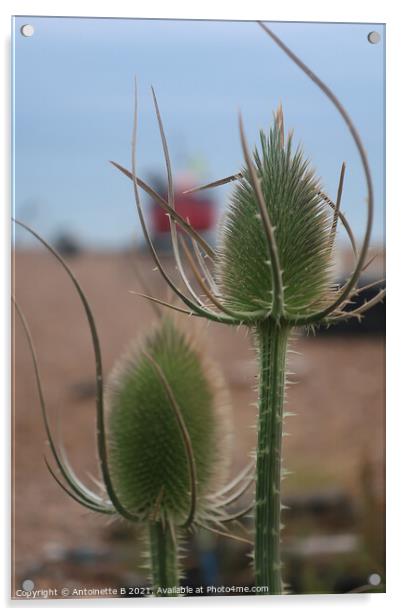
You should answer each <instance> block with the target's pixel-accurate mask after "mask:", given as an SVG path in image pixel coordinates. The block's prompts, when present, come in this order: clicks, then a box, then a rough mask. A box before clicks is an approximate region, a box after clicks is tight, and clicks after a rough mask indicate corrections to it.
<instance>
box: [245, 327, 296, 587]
mask: <svg viewBox="0 0 402 616" xmlns="http://www.w3.org/2000/svg"><path fill="white" fill-rule="evenodd" d="M289 331H290V329H289V328H288V327H287V326H286V325H285V326H284V325H283V324H277V323H276V322H275V321H274V320H273V319H268V320H266V321H265V322H263V323H261V324H260V325H259V326H258V328H257V343H258V346H259V358H260V384H259V419H258V444H257V485H256V499H255V554H254V558H255V584H256V586H265V587H268V594H270V595H279V594H282V579H281V561H280V514H281V501H280V486H281V462H282V457H281V456H282V454H281V450H282V428H283V400H284V390H285V366H286V349H287V342H288V337H289Z"/></svg>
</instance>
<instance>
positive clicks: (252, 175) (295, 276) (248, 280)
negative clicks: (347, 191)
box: [112, 24, 385, 328]
mask: <svg viewBox="0 0 402 616" xmlns="http://www.w3.org/2000/svg"><path fill="white" fill-rule="evenodd" d="M261 25H262V26H263V28H264V29H265V30H266V31H267V32H268V33H269V34H270V36H271V37H272V38H274V40H275V41H276V43H277V44H278V45H279V46H280V47H281V48H282V49H283V50H284V51H285V53H287V55H289V56H290V57H291V58H292V60H293V61H294V62H295V63H296V64H297V65H298V66H299V67H300V68H301V69H302V70H303V71H304V72H305V73H306V74H307V75H308V76H309V78H310V79H312V80H313V81H314V82H315V83H316V84H317V85H318V86H319V88H320V89H321V90H322V91H323V92H324V93H325V94H326V96H328V98H329V99H330V100H331V101H332V103H333V104H334V105H335V107H336V108H337V110H338V111H339V113H340V114H341V116H342V117H343V119H344V121H345V123H346V125H347V127H348V129H349V131H350V133H351V135H352V138H353V140H354V142H355V144H356V146H357V148H358V151H359V154H360V158H361V161H362V164H363V168H364V172H365V178H366V183H367V188H368V196H367V222H366V229H365V233H364V238H363V242H362V245H361V249H360V251H358V250H357V247H356V241H355V238H354V235H353V232H352V229H351V227H350V225H349V223H348V220H347V218H346V216H345V215H344V214H343V213H342V212H341V210H340V206H341V198H342V191H343V182H344V175H345V164H344V163H343V164H342V167H341V172H340V177H339V184H338V191H337V196H336V200H334V201H333V200H331V199H330V198H329V197H328V196H327V195H326V194H325V193H324V192H323V191H322V188H321V186H320V184H319V182H318V180H317V178H316V177H315V175H314V172H313V171H312V169H311V167H310V165H309V162H308V161H307V160H306V159H305V157H304V155H303V152H302V150H301V148H300V147H299V148H297V149H296V150H295V151H293V150H292V139H291V137H289V138H288V139H287V140H286V143H285V135H284V121H283V113H282V109H281V107H280V108H279V110H278V112H277V114H276V116H275V122H274V126H273V128H272V129H271V131H270V133H269V135H266V134H265V133H263V132H261V133H260V142H261V151H260V152H259V151H258V149H255V150H254V155H253V156H251V155H250V152H249V148H248V145H247V142H246V139H245V135H244V129H243V123H242V120H241V117H240V138H241V145H242V149H243V154H244V159H245V165H244V168H243V169H242V170H241V171H240V172H239V173H236V174H234V175H231V176H228V177H226V178H222V179H220V180H217V181H214V182H211V183H209V184H205V185H203V186H199V187H197V188H194V189H192V190H190V191H186V192H187V193H189V192H195V191H198V190H203V189H206V188H213V187H215V186H220V185H223V184H226V183H228V182H233V181H238V182H239V184H238V186H237V187H236V188H235V189H234V192H233V195H232V197H231V200H230V203H229V210H228V214H227V216H226V219H225V222H224V226H223V229H222V231H221V234H220V244H219V246H218V249H217V250H214V248H212V247H211V246H210V245H209V244H208V243H207V241H206V240H205V238H203V237H202V236H201V235H200V234H199V233H197V231H196V230H195V229H194V228H193V227H192V226H191V225H190V224H189V222H188V221H187V220H184V219H183V217H182V216H180V214H179V213H178V212H177V211H176V208H175V202H174V194H175V191H174V185H173V174H172V169H171V164H170V158H169V151H168V146H167V141H166V137H165V132H164V128H163V124H162V119H161V115H160V111H159V107H158V103H157V100H156V96H155V92H154V91H153V90H152V95H153V100H154V106H155V110H156V116H157V120H158V124H159V131H160V135H161V140H162V146H163V152H164V156H165V164H166V172H167V180H168V194H167V199H165V198H164V197H163V196H161V195H159V194H158V193H157V192H156V191H155V190H154V189H153V188H152V187H151V186H149V185H148V184H147V183H146V182H145V181H144V180H142V179H140V178H139V177H138V176H137V174H136V136H137V123H138V118H137V116H138V101H137V88H136V93H135V113H134V130H133V140H132V165H131V171H129V170H128V169H125V168H124V167H123V166H122V165H120V164H118V163H114V162H113V163H112V164H113V165H114V166H115V167H117V168H118V169H119V170H120V171H121V172H122V173H124V175H126V176H127V177H128V178H130V179H131V180H132V181H133V188H134V196H135V202H136V206H137V211H138V214H139V218H140V223H141V226H142V229H143V232H144V237H145V240H146V242H147V243H148V246H149V248H150V250H151V254H152V257H153V259H154V261H155V264H156V267H157V268H158V269H159V271H160V272H161V274H162V276H163V278H164V280H165V281H166V283H167V284H168V286H169V287H170V288H171V289H172V290H173V291H174V293H175V294H176V296H177V297H178V298H179V299H180V300H181V301H182V302H183V304H184V306H185V308H177V307H176V306H170V307H172V308H174V309H175V310H179V312H184V313H186V314H190V315H192V314H194V315H197V316H199V317H204V318H207V319H209V320H210V321H216V322H219V323H227V324H230V325H246V326H249V327H251V328H255V327H258V326H259V325H260V324H261V323H264V322H265V321H267V320H268V319H272V320H274V321H275V322H276V323H278V324H279V323H281V324H283V325H285V326H289V327H293V326H303V325H306V326H314V325H315V324H325V325H330V324H331V323H334V322H336V321H339V320H345V319H350V318H353V317H356V318H358V319H360V318H361V316H362V315H363V314H364V313H365V312H366V311H367V310H368V309H369V308H371V307H372V306H373V305H375V304H376V303H377V302H379V301H381V300H382V299H383V297H384V295H385V291H384V289H382V290H381V291H379V292H378V293H377V295H376V296H374V297H373V299H371V300H370V301H369V302H367V303H366V304H365V305H363V306H361V307H358V308H355V309H352V310H349V309H346V308H347V306H348V305H349V304H351V303H352V300H353V298H354V297H356V296H357V295H358V294H359V293H361V292H362V291H364V290H366V289H367V286H366V287H360V288H359V287H358V283H359V277H360V274H361V273H362V272H363V271H364V269H365V268H366V267H367V266H368V264H369V262H367V261H366V258H367V252H368V248H369V243H370V236H371V229H372V223H373V187H372V180H371V174H370V169H369V165H368V161H367V156H366V154H365V151H364V147H363V144H362V141H361V139H360V136H359V134H358V132H357V130H356V129H355V127H354V125H353V123H352V120H351V119H350V118H349V116H348V114H347V112H346V111H345V109H344V108H343V106H342V105H341V103H340V102H339V101H338V99H337V98H336V97H335V95H334V94H333V93H332V92H331V91H330V90H329V88H328V87H327V86H326V85H325V84H324V83H323V82H322V81H321V80H320V79H319V78H318V77H317V76H316V75H314V74H313V73H312V71H311V70H310V69H309V68H308V67H306V66H305V65H304V64H303V63H302V62H301V60H299V58H297V56H295V54H293V52H291V51H290V50H289V49H288V48H287V47H286V46H285V45H284V44H283V43H282V42H281V41H280V39H278V37H276V36H275V35H274V34H273V33H272V32H271V31H270V30H269V29H268V28H266V27H265V25H263V24H261ZM140 188H141V189H142V190H144V191H145V192H146V193H147V194H148V195H150V196H151V197H152V199H154V200H155V201H156V202H157V203H158V204H159V205H160V207H161V208H162V209H163V210H164V211H165V212H166V213H167V214H168V216H169V221H170V228H171V239H172V247H173V254H174V258H175V261H176V266H177V270H178V272H179V274H180V276H181V279H182V283H183V285H184V287H185V289H184V290H182V289H181V288H180V286H179V285H178V284H177V283H176V282H175V281H174V280H173V278H172V277H171V276H170V275H169V273H168V272H167V271H166V270H165V268H164V267H163V264H162V263H161V261H160V259H159V257H158V254H157V252H156V250H155V247H154V245H153V242H152V239H151V237H150V234H149V231H148V228H147V225H146V221H145V217H144V212H143V208H142V204H141V198H140V190H139V189H140ZM339 221H340V222H341V223H342V224H343V226H344V228H345V231H346V232H347V234H348V236H349V239H350V242H351V245H352V248H353V251H354V255H355V259H356V260H355V265H354V269H353V271H352V272H351V274H350V276H349V277H348V279H347V281H346V283H345V284H344V285H343V286H338V285H335V284H334V282H332V281H331V270H332V251H333V247H334V243H335V240H336V234H337V228H338V222H339ZM177 227H180V229H181V230H182V231H183V233H184V234H185V235H186V236H187V238H188V239H189V240H190V242H191V243H192V248H193V250H192V251H191V249H190V246H189V244H188V243H187V242H185V241H181V240H182V237H181V236H179V235H178V232H177ZM183 255H185V257H186V260H187V266H188V268H189V269H190V270H191V272H192V273H193V276H194V278H195V280H196V282H197V285H196V286H194V284H193V283H192V282H190V279H189V277H188V274H187V271H186V269H187V268H186V266H185V260H184V259H183ZM380 282H382V281H378V282H376V283H374V284H372V285H370V286H375V285H377V284H379V283H380ZM149 299H152V300H153V301H154V302H156V303H159V304H163V305H166V302H164V301H161V300H158V299H155V298H149Z"/></svg>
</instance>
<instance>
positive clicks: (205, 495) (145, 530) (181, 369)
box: [13, 221, 255, 596]
mask: <svg viewBox="0 0 402 616" xmlns="http://www.w3.org/2000/svg"><path fill="white" fill-rule="evenodd" d="M15 222H16V224H18V225H19V226H20V227H22V228H24V229H25V230H27V231H28V232H29V233H30V234H31V235H33V236H34V237H35V238H36V239H37V240H38V241H39V242H41V244H42V245H43V246H44V247H45V248H46V249H47V250H48V251H50V253H51V254H52V255H53V257H54V258H55V259H57V261H58V262H59V263H60V264H61V266H62V267H63V268H64V270H65V272H66V273H67V275H68V277H69V278H70V281H71V282H72V284H73V286H74V288H75V290H76V292H77V293H78V296H79V299H80V301H81V304H82V306H83V308H84V312H85V315H86V319H87V322H88V325H89V329H90V334H91V341H92V347H93V352H94V358H95V372H96V439H97V454H98V460H99V466H100V471H101V479H95V484H96V486H97V487H98V489H97V490H96V491H94V489H91V488H90V487H88V486H87V485H85V483H84V482H83V481H82V480H81V479H80V478H79V477H78V476H77V474H76V473H75V471H74V470H73V468H72V466H71V464H70V462H69V460H68V457H67V454H66V452H65V449H64V447H63V443H62V438H61V437H59V438H58V439H57V440H56V439H55V437H54V434H53V430H52V428H51V423H52V422H51V420H50V417H49V414H48V411H47V407H46V402H45V394H44V390H43V387H42V380H41V375H40V369H39V361H38V357H37V353H36V349H35V346H34V341H33V337H32V334H31V331H30V328H29V325H28V322H27V319H26V317H25V315H24V313H23V311H22V310H21V308H20V306H19V304H18V303H17V301H16V299H15V298H14V297H13V303H14V306H15V310H16V314H17V315H18V316H19V319H20V321H21V323H22V326H23V330H24V333H25V336H26V339H27V341H28V345H29V349H30V354H31V357H32V360H33V366H34V374H35V381H36V387H37V390H38V394H39V402H40V408H41V413H42V418H43V422H44V427H45V432H46V436H47V442H48V445H49V448H50V453H51V457H52V458H53V462H52V463H51V462H50V461H49V459H48V456H46V455H45V463H46V466H47V468H48V470H49V472H50V474H51V475H52V477H53V478H54V480H55V481H56V482H57V484H58V485H59V486H60V487H61V488H62V489H63V490H64V492H66V493H67V494H68V495H69V496H70V497H71V498H72V499H73V500H74V501H76V502H77V503H79V504H80V505H82V506H83V507H85V508H87V509H89V510H91V511H93V512H96V513H99V514H104V515H106V516H109V517H110V518H112V519H113V518H119V519H120V520H123V521H124V522H126V523H129V524H134V525H136V527H137V528H138V529H139V530H140V533H141V534H142V536H143V539H144V542H145V552H144V557H145V560H144V567H145V568H146V569H147V570H148V572H149V574H150V583H151V585H152V588H153V594H154V595H163V596H166V595H169V596H174V595H175V594H177V592H178V591H177V587H178V585H179V583H180V580H181V579H182V575H183V569H182V556H183V554H184V553H185V547H184V546H185V540H186V539H187V538H188V535H189V533H190V534H192V533H194V532H195V531H197V530H198V529H205V530H207V531H211V532H214V533H216V534H218V535H223V536H225V537H229V538H232V539H235V540H238V541H241V542H245V543H246V544H248V545H249V544H250V543H251V541H250V539H249V538H248V531H247V529H246V528H245V526H244V525H243V523H242V521H241V519H242V518H244V517H245V516H247V515H248V514H250V511H251V510H252V507H253V498H252V497H251V498H248V501H249V502H247V504H246V506H244V504H243V502H241V503H240V504H241V507H240V506H239V505H238V503H239V501H244V497H245V496H247V494H248V492H249V488H250V487H251V486H252V484H253V482H254V465H255V463H254V460H251V462H250V463H249V464H247V465H246V466H245V468H244V469H243V470H242V471H241V472H240V473H239V474H238V475H237V477H235V478H234V479H233V480H231V481H230V482H226V478H227V471H228V468H229V465H228V460H229V450H230V445H231V418H230V403H229V397H228V393H227V389H226V386H225V384H224V381H223V378H222V375H221V373H220V371H219V369H218V367H217V366H216V365H215V364H214V363H213V362H211V360H210V359H207V358H206V357H205V354H204V355H203V353H202V345H201V343H200V338H201V336H200V332H198V336H197V333H196V334H194V332H193V331H192V332H191V333H189V331H188V327H187V329H186V327H185V325H184V324H183V323H182V322H180V319H182V317H179V319H178V318H177V315H171V314H169V315H168V316H167V315H166V314H163V311H161V310H160V309H159V308H157V309H156V316H157V321H156V323H155V325H154V327H153V328H151V329H150V331H149V333H147V334H146V335H144V336H143V339H142V340H134V341H132V342H131V344H130V345H129V347H128V350H127V351H126V353H125V354H123V356H122V357H121V358H120V359H119V360H118V361H117V362H116V364H115V366H114V368H113V370H112V372H111V374H110V376H109V378H108V379H107V381H106V384H105V385H104V377H103V365H102V355H101V348H100V343H99V337H98V333H97V328H96V325H95V320H94V316H93V313H92V309H91V307H90V305H89V303H88V300H87V297H86V295H85V293H84V291H83V289H82V287H81V285H80V284H79V282H78V280H77V278H76V277H75V275H74V273H73V271H72V270H71V269H70V267H69V266H68V264H67V263H66V261H65V260H64V259H63V258H62V257H61V255H60V254H59V253H58V252H57V251H56V250H55V249H54V248H53V247H52V246H51V245H50V244H49V243H48V242H47V241H46V240H45V239H44V238H43V237H41V236H40V235H39V234H38V233H37V232H36V231H35V230H33V229H32V228H31V227H29V226H28V225H26V224H25V223H23V222H20V221H15ZM136 269H137V268H136ZM137 271H138V270H137ZM138 273H139V272H138ZM139 275H140V277H141V274H140V273H139ZM142 283H143V284H144V285H145V281H144V280H142ZM145 288H146V285H145ZM165 312H166V311H165ZM233 525H237V526H238V528H240V530H241V532H240V534H235V532H236V531H233V530H232V526H233ZM228 527H229V528H228ZM179 594H181V593H179Z"/></svg>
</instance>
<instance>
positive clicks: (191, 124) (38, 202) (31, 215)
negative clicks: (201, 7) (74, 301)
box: [13, 17, 385, 248]
mask: <svg viewBox="0 0 402 616" xmlns="http://www.w3.org/2000/svg"><path fill="white" fill-rule="evenodd" d="M26 23H30V24H32V25H33V26H34V28H35V33H34V35H33V36H32V37H31V38H25V37H23V36H22V35H21V34H20V27H21V25H23V24H26ZM271 25H272V29H273V30H274V31H275V32H276V33H277V34H278V35H279V36H281V37H282V38H283V40H284V42H285V43H287V44H288V45H289V46H290V47H291V49H293V50H294V51H295V52H296V53H297V54H299V55H300V57H301V58H302V59H303V60H304V61H305V62H306V63H307V64H308V65H309V66H310V67H311V68H312V69H313V70H314V71H315V72H316V73H317V74H318V75H319V76H320V77H321V78H322V79H323V80H324V81H325V82H326V83H327V84H328V85H329V86H330V87H331V88H333V90H334V91H335V93H336V94H337V96H338V97H339V98H340V100H341V101H342V102H343V104H344V105H345V107H346V108H347V110H348V111H349V113H350V115H351V117H352V118H353V120H354V122H355V124H356V126H357V128H358V130H359V131H360V133H361V136H362V139H363V142H364V144H365V146H366V149H367V152H368V156H369V160H370V164H371V168H372V172H373V179H374V186H375V208H376V213H375V224H374V231H373V239H374V240H375V241H376V242H382V241H383V236H384V206H385V204H384V151H385V150H384V147H385V143H384V87H385V83H384V79H385V76H384V55H385V54H384V49H385V27H384V26H383V25H373V24H371V25H367V24H361V25H360V24H318V23H314V24H311V23H274V24H271ZM372 30H376V31H378V32H379V33H380V34H381V42H380V43H379V44H377V45H372V44H370V43H369V42H368V40H367V34H368V33H369V32H370V31H372ZM13 47H14V137H15V140H14V157H15V167H14V170H15V172H14V180H15V190H14V197H15V211H16V215H17V216H18V217H19V218H21V219H23V220H25V221H26V222H29V223H30V224H32V225H33V226H34V227H35V229H37V230H38V231H40V233H42V234H43V235H45V236H46V237H47V238H50V239H51V238H52V237H53V236H54V234H56V233H58V232H60V231H62V230H64V231H66V230H67V231H69V232H71V233H74V234H75V235H77V237H78V238H79V240H80V241H82V242H85V243H86V244H87V245H88V246H91V247H102V248H118V247H120V246H124V245H127V244H128V243H129V242H130V241H131V240H132V238H133V237H134V236H136V239H137V241H140V240H141V236H140V231H139V226H138V222H137V216H136V212H135V209H134V207H135V206H134V201H133V191H132V187H131V185H130V182H129V181H128V180H127V179H126V178H124V177H123V176H122V175H121V174H120V173H119V172H118V171H116V170H115V169H114V168H112V167H111V165H110V164H109V163H108V160H109V159H115V160H117V161H119V162H121V163H122V164H124V165H125V166H128V167H129V166H130V141H131V129H132V112H133V81H134V76H135V75H136V76H137V81H138V85H139V92H140V96H139V104H140V109H139V111H140V116H139V120H140V122H139V136H138V153H137V159H138V163H137V164H138V175H139V176H140V177H144V179H150V178H151V177H152V175H154V174H155V172H156V173H163V172H164V163H163V156H162V149H161V143H160V138H159V133H158V128H157V123H156V119H155V114H154V109H153V104H152V98H151V93H150V85H151V84H152V85H153V86H154V87H155V89H156V93H157V96H158V100H159V105H160V109H161V113H162V117H163V120H164V125H165V130H166V134H167V138H168V142H169V145H170V151H171V158H172V164H173V167H174V171H175V172H176V173H179V172H180V171H182V170H183V169H185V168H186V167H188V166H189V165H190V166H192V168H193V169H196V170H197V171H198V178H197V182H198V181H200V182H203V181H208V180H212V179H217V178H219V177H223V176H225V175H229V174H232V173H234V172H236V171H237V170H238V169H239V168H240V166H241V164H242V153H241V146H240V140H239V132H238V111H239V110H241V111H242V113H243V118H244V122H245V127H246V133H247V136H248V139H249V142H250V144H251V145H254V143H256V142H257V140H258V131H259V129H260V128H268V127H269V125H270V124H271V122H272V112H273V110H274V109H275V108H276V107H277V105H278V103H279V101H282V104H283V107H284V113H285V123H286V126H287V127H288V128H294V130H295V141H296V142H299V141H301V142H302V143H303V145H304V150H305V152H306V154H307V155H308V156H309V158H310V159H311V161H312V163H313V166H314V167H315V169H316V171H317V173H318V175H319V176H320V178H321V179H322V182H323V185H324V188H325V190H326V191H327V193H328V194H330V195H331V196H332V197H333V198H335V196H336V187H337V181H338V176H339V170H340V165H341V162H342V161H343V160H345V161H346V163H347V172H346V180H345V189H344V200H343V210H344V211H345V212H346V214H348V216H349V218H350V222H351V223H352V226H353V227H354V229H356V234H357V236H358V237H359V238H361V234H362V231H363V229H364V223H365V213H366V207H365V205H366V201H365V198H366V193H367V191H366V186H365V182H364V176H363V172H362V168H361V163H360V161H359V158H358V155H357V152H356V147H355V146H354V143H353V141H352V139H351V137H350V135H349V133H348V131H347V129H346V128H345V126H344V123H343V122H342V120H341V119H340V117H339V114H338V113H337V112H336V111H335V109H334V108H333V106H332V105H331V103H330V102H329V101H328V100H327V99H326V98H325V97H324V95H323V94H322V93H321V92H320V91H319V90H318V88H317V87H316V86H315V85H314V84H312V83H311V82H310V81H309V80H308V79H307V77H306V76H305V75H304V74H303V73H302V72H301V71H300V69H298V68H297V67H296V66H294V65H293V64H292V63H291V61H290V60H289V59H288V58H287V57H286V56H285V55H284V54H283V52H281V51H280V50H279V49H278V48H277V47H276V46H275V44H274V43H273V42H272V41H271V39H270V38H269V37H268V36H267V35H266V34H265V33H264V32H263V31H262V30H261V28H260V27H259V26H258V25H257V24H255V23H254V22H222V21H221V22H216V21H215V22H213V21H174V20H135V19H95V18H88V19H82V18H55V17H48V18H43V17H40V18H35V17H17V18H15V19H14V42H13ZM229 192H230V188H228V187H223V188H219V189H215V191H214V196H215V197H216V199H217V201H218V203H219V205H220V207H221V208H222V209H223V207H224V204H225V201H226V200H227V198H228V195H229ZM145 201H146V200H145ZM25 235H26V234H25ZM20 237H21V239H22V238H23V235H22V232H21V235H20V232H18V238H20ZM24 241H25V236H24Z"/></svg>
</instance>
